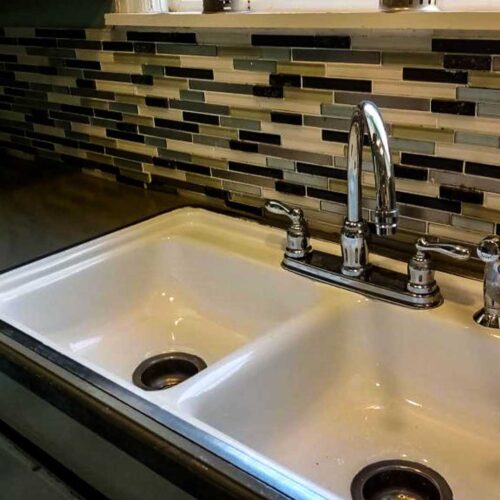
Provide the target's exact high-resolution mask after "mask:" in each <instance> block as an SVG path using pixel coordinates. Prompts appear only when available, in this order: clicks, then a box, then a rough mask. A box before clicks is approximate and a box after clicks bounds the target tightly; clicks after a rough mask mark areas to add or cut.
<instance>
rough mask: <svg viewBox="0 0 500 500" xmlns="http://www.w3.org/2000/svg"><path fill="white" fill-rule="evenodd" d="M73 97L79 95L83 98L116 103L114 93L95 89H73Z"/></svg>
mask: <svg viewBox="0 0 500 500" xmlns="http://www.w3.org/2000/svg"><path fill="white" fill-rule="evenodd" d="M70 91H71V95H79V96H83V97H94V98H95V99H104V100H106V101H114V100H115V94H114V93H113V92H108V91H105V90H94V89H75V88H71V89H70Z"/></svg>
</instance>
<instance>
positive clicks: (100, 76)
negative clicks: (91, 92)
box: [83, 71, 131, 82]
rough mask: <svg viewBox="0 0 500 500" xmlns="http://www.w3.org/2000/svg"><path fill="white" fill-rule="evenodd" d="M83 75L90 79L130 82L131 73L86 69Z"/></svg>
mask: <svg viewBox="0 0 500 500" xmlns="http://www.w3.org/2000/svg"><path fill="white" fill-rule="evenodd" d="M83 76H84V77H85V78H87V79H89V80H109V81H112V82H130V81H131V80H130V75H128V74H126V73H113V72H111V71H84V72H83Z"/></svg>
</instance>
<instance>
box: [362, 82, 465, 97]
mask: <svg viewBox="0 0 500 500" xmlns="http://www.w3.org/2000/svg"><path fill="white" fill-rule="evenodd" d="M372 92H373V93H374V94H382V95H397V96H408V97H424V98H427V99H430V98H439V99H455V97H456V92H457V89H456V85H446V84H439V83H420V82H418V83H417V82H402V81H398V82H391V81H387V80H374V81H373V85H372Z"/></svg>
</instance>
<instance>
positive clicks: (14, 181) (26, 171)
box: [0, 156, 179, 272]
mask: <svg viewBox="0 0 500 500" xmlns="http://www.w3.org/2000/svg"><path fill="white" fill-rule="evenodd" d="M177 198H178V197H176V196H174V195H171V194H168V193H162V192H157V191H151V190H145V189H142V188H140V187H135V186H129V185H127V184H122V183H117V182H110V181H109V180H107V179H103V178H98V177H95V176H92V175H87V174H83V173H81V172H79V171H77V170H75V169H74V168H71V169H66V168H64V167H61V166H60V167H57V166H52V165H45V164H44V165H41V164H39V163H33V162H29V161H23V160H19V159H15V158H12V157H5V156H3V157H1V159H0V235H1V237H0V272H2V271H6V270H8V269H10V268H13V267H17V266H19V265H22V264H25V263H27V262H30V261H32V260H35V259H38V258H40V257H43V256H45V255H47V254H50V253H53V252H57V251H59V250H61V249H63V248H67V247H69V246H72V245H75V244H78V243H81V242H82V241H85V240H88V239H92V238H95V237H97V236H100V235H102V234H105V233H109V232H110V231H114V230H116V229H118V228H120V227H123V226H127V225H129V224H133V223H135V222H138V221H140V220H143V219H145V218H148V217H151V216H154V215H156V214H159V213H161V212H164V211H166V210H169V209H171V208H172V207H173V206H175V205H176V204H179V201H178V200H177Z"/></svg>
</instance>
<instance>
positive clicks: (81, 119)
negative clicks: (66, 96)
mask: <svg viewBox="0 0 500 500" xmlns="http://www.w3.org/2000/svg"><path fill="white" fill-rule="evenodd" d="M50 116H51V117H52V118H55V119H56V120H66V121H69V122H77V123H89V122H90V120H89V117H88V116H86V115H76V114H73V113H64V112H61V111H51V112H50Z"/></svg>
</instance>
